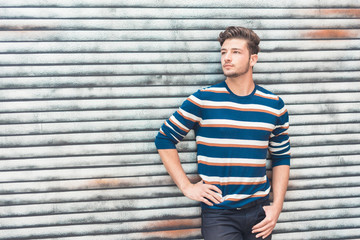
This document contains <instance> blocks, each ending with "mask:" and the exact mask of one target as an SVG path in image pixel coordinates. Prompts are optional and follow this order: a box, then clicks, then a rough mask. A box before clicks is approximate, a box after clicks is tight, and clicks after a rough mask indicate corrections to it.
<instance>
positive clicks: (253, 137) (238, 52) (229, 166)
mask: <svg viewBox="0 0 360 240" xmlns="http://www.w3.org/2000/svg"><path fill="white" fill-rule="evenodd" d="M218 40H219V42H220V45H221V64H222V69H223V72H224V75H225V76H226V79H225V81H223V82H221V83H219V84H216V85H213V86H210V87H207V88H203V89H200V90H198V91H197V92H195V93H194V94H193V95H191V96H190V97H188V98H187V99H186V100H185V101H184V103H183V104H182V105H181V107H180V108H179V110H178V111H176V112H175V113H174V114H173V115H172V116H171V117H170V118H169V119H168V120H167V121H165V123H164V124H163V125H162V127H161V128H160V132H159V133H158V135H157V137H156V140H155V143H156V147H157V149H158V151H159V154H160V157H161V159H162V161H163V163H164V165H165V167H166V169H167V171H168V172H169V174H170V176H171V177H172V179H173V180H174V182H175V183H176V185H177V186H178V187H179V189H180V190H181V191H182V192H183V193H184V195H185V196H186V197H188V198H190V199H193V200H196V201H199V202H201V207H202V229H201V230H202V234H203V237H204V239H205V240H230V239H239V240H240V239H244V240H245V239H246V240H248V239H257V238H263V239H271V233H272V231H273V229H274V227H275V224H276V222H277V220H278V218H279V215H280V212H281V210H282V207H283V202H284V197H285V192H286V189H287V184H288V180H289V170H290V141H289V136H288V134H287V130H288V127H289V124H288V112H287V109H286V107H285V105H284V102H283V101H282V99H281V98H279V97H278V96H276V95H275V94H273V93H271V92H270V91H268V90H266V89H264V88H262V87H260V86H258V85H257V84H255V83H254V81H253V70H252V68H253V66H254V65H255V64H256V62H257V60H258V55H257V54H258V52H259V46H258V45H259V43H260V38H259V37H258V36H257V34H256V33H255V32H253V31H252V30H250V29H247V28H243V27H228V28H226V30H225V31H224V32H221V33H220V34H219V38H218ZM191 129H194V131H195V134H196V144H197V161H198V172H199V175H200V177H201V179H202V180H201V181H200V182H198V183H196V184H193V183H191V182H190V181H189V179H188V178H187V176H186V174H185V172H184V170H183V168H182V166H181V163H180V159H179V155H178V152H177V150H176V147H175V145H176V144H177V143H178V142H179V141H181V140H182V139H183V138H184V137H185V135H186V134H187V133H188V132H189V131H190V130H191ZM268 151H269V153H270V157H271V160H272V172H273V173H272V174H273V176H272V191H273V203H272V205H271V206H270V204H269V192H270V182H269V179H268V178H267V176H266V156H267V152H268Z"/></svg>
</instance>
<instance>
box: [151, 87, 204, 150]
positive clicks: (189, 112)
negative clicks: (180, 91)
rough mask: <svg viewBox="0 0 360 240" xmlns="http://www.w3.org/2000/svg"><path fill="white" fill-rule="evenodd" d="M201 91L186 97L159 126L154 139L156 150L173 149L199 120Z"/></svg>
mask: <svg viewBox="0 0 360 240" xmlns="http://www.w3.org/2000/svg"><path fill="white" fill-rule="evenodd" d="M200 95H201V91H200V90H199V91H197V92H196V93H194V94H193V95H191V96H190V97H188V98H187V99H186V100H185V101H184V102H183V104H182V105H181V107H180V108H179V109H178V110H177V111H176V112H175V113H174V114H173V115H172V116H171V117H170V118H169V119H167V120H166V121H165V122H164V124H163V125H162V126H161V128H160V130H159V133H158V134H157V136H156V139H155V145H156V148H157V149H175V148H176V144H177V143H179V142H180V141H181V140H182V139H183V138H184V137H185V136H186V134H187V133H188V132H189V131H190V130H191V129H193V128H195V127H196V126H197V125H198V124H199V122H200V120H201V96H200Z"/></svg>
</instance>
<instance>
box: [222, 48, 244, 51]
mask: <svg viewBox="0 0 360 240" xmlns="http://www.w3.org/2000/svg"><path fill="white" fill-rule="evenodd" d="M220 50H221V51H222V50H228V49H227V48H221V49H220ZM230 50H243V49H242V48H230Z"/></svg>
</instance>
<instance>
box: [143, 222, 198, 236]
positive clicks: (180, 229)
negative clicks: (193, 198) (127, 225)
mask: <svg viewBox="0 0 360 240" xmlns="http://www.w3.org/2000/svg"><path fill="white" fill-rule="evenodd" d="M200 226H201V219H200V218H196V219H171V220H157V221H152V222H150V223H149V224H147V226H146V227H145V229H147V230H149V231H150V232H144V233H142V235H143V237H146V238H149V237H161V238H174V239H178V238H184V237H188V236H192V235H194V234H198V233H199V230H198V229H197V228H200ZM184 228H187V229H184Z"/></svg>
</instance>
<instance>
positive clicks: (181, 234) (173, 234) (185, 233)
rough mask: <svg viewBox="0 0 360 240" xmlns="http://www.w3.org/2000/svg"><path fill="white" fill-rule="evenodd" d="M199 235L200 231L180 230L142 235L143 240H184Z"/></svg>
mask: <svg viewBox="0 0 360 240" xmlns="http://www.w3.org/2000/svg"><path fill="white" fill-rule="evenodd" d="M196 235H200V229H180V230H170V231H162V232H148V233H142V234H141V236H142V237H143V238H161V239H163V238H166V239H179V238H181V239H184V238H189V237H193V236H196Z"/></svg>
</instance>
